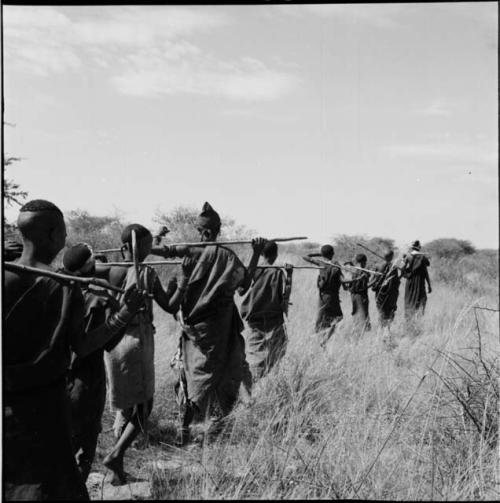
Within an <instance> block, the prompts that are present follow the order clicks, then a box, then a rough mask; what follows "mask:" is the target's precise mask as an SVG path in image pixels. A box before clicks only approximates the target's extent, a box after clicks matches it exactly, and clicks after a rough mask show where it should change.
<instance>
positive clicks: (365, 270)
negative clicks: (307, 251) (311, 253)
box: [313, 257, 383, 276]
mask: <svg viewBox="0 0 500 503" xmlns="http://www.w3.org/2000/svg"><path fill="white" fill-rule="evenodd" d="M313 260H319V261H320V262H323V263H324V264H328V265H331V266H333V267H338V268H339V269H345V270H346V271H349V270H350V269H357V270H358V271H364V272H369V273H370V274H377V275H378V276H383V274H382V273H381V272H377V271H372V270H371V269H365V268H363V267H358V266H356V265H349V266H346V265H339V264H334V263H333V262H330V260H326V259H324V258H321V257H318V258H315V259H313Z"/></svg>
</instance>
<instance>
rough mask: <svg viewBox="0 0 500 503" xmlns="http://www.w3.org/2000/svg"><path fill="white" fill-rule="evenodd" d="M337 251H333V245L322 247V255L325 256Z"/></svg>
mask: <svg viewBox="0 0 500 503" xmlns="http://www.w3.org/2000/svg"><path fill="white" fill-rule="evenodd" d="M334 253H335V252H334V251H333V246H332V245H323V246H322V247H321V255H323V257H328V256H329V255H333V254H334Z"/></svg>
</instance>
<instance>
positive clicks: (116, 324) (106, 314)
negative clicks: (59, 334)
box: [62, 243, 143, 480]
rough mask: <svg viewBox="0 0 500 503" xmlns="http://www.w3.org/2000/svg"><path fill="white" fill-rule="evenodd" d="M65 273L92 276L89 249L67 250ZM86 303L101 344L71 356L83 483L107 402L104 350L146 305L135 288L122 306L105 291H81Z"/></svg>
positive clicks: (75, 444)
mask: <svg viewBox="0 0 500 503" xmlns="http://www.w3.org/2000/svg"><path fill="white" fill-rule="evenodd" d="M63 265H64V269H63V271H62V272H64V273H65V274H70V275H75V276H83V277H93V276H94V275H95V259H94V256H93V254H92V250H91V249H90V247H89V246H88V245H86V244H84V243H79V244H77V245H75V246H72V247H71V248H68V249H67V250H66V251H65V253H64V256H63ZM82 291H83V298H84V300H85V330H86V331H87V332H92V331H94V332H98V333H100V340H101V345H100V347H98V348H97V349H96V350H95V351H93V352H92V353H90V354H89V355H87V356H85V357H81V356H78V355H77V354H75V353H73V354H72V359H71V369H70V372H69V376H68V384H67V388H68V393H69V397H70V401H71V429H72V441H73V450H74V453H75V457H76V462H77V465H78V468H79V470H80V473H81V474H82V477H83V479H84V480H87V477H88V475H89V473H90V468H91V466H92V462H93V460H94V456H95V451H96V447H97V438H98V436H99V433H100V431H101V418H102V414H103V412H104V404H105V401H106V371H105V369H104V349H105V348H107V349H110V348H111V347H112V346H113V345H115V344H116V343H117V342H118V341H119V340H120V338H121V336H122V335H123V329H124V328H125V327H126V325H127V323H128V322H129V321H130V320H131V319H132V317H133V316H134V315H135V313H136V312H137V310H138V309H139V308H140V307H141V305H142V302H143V295H142V294H141V293H140V292H138V291H137V290H136V288H135V285H134V286H132V288H130V289H129V290H128V291H127V293H126V294H125V295H124V299H123V302H122V304H119V303H118V302H117V301H116V299H114V298H113V297H112V296H111V295H109V294H108V293H107V290H105V289H96V288H94V287H92V288H91V287H86V288H85V287H84V288H82Z"/></svg>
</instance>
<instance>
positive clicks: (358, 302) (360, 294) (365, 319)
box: [344, 253, 371, 332]
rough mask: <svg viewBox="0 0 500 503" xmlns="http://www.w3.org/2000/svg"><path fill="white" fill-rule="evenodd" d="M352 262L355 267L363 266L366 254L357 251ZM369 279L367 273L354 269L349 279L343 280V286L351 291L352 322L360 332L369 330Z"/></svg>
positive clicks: (364, 265)
mask: <svg viewBox="0 0 500 503" xmlns="http://www.w3.org/2000/svg"><path fill="white" fill-rule="evenodd" d="M354 262H355V265H356V266H357V267H362V268H365V267H366V262H367V259H366V255H365V254H364V253H358V254H357V255H356V257H355V258H354ZM369 280H370V274H369V273H367V272H365V271H359V270H358V269H354V272H353V273H352V276H351V279H350V280H348V281H345V282H344V285H345V287H347V288H348V289H349V291H350V292H351V301H352V315H353V317H354V322H355V324H356V325H358V326H359V327H360V328H361V330H362V332H365V331H368V330H371V324H370V312H369V301H368V287H369Z"/></svg>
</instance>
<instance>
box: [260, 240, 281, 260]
mask: <svg viewBox="0 0 500 503" xmlns="http://www.w3.org/2000/svg"><path fill="white" fill-rule="evenodd" d="M262 255H264V257H266V258H270V257H274V256H275V255H278V245H277V244H276V243H275V242H274V241H267V243H266V244H265V245H264V248H263V250H262Z"/></svg>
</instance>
